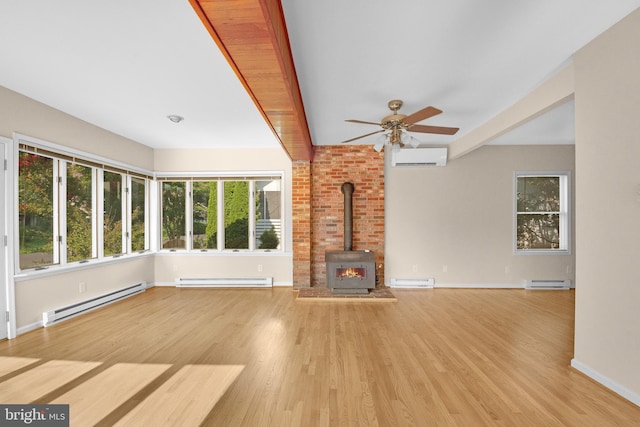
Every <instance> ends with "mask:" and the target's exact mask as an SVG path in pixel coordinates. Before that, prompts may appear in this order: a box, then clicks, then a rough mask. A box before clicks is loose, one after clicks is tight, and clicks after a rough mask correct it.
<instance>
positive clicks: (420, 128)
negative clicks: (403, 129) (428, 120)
mask: <svg viewBox="0 0 640 427" xmlns="http://www.w3.org/2000/svg"><path fill="white" fill-rule="evenodd" d="M407 130H408V131H409V132H422V133H436V134H438V135H455V134H456V132H458V130H460V128H450V127H446V126H426V125H412V126H409V127H408V128H407Z"/></svg>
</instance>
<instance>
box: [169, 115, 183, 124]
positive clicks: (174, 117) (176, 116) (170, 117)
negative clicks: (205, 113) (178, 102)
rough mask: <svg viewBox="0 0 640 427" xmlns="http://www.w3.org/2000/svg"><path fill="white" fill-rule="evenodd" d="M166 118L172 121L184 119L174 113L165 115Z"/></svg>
mask: <svg viewBox="0 0 640 427" xmlns="http://www.w3.org/2000/svg"><path fill="white" fill-rule="evenodd" d="M167 119H169V120H171V121H172V122H173V123H180V122H181V121H183V120H184V117H182V116H178V115H176V114H170V115H168V116H167Z"/></svg>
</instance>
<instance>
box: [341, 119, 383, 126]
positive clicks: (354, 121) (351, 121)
mask: <svg viewBox="0 0 640 427" xmlns="http://www.w3.org/2000/svg"><path fill="white" fill-rule="evenodd" d="M345 122H349V123H362V124H364V125H378V126H380V123H374V122H365V121H364V120H345Z"/></svg>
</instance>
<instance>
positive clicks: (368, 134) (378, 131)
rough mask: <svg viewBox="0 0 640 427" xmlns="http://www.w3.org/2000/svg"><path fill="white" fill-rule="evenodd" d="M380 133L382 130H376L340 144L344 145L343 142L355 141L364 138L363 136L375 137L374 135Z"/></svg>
mask: <svg viewBox="0 0 640 427" xmlns="http://www.w3.org/2000/svg"><path fill="white" fill-rule="evenodd" d="M376 124H377V123H376ZM381 132H384V129H380V130H377V131H375V132H371V133H367V134H365V135H360V136H356V137H355V138H351V139H347V140H346V141H342V142H343V143H345V142H351V141H355V140H356V139H360V138H364V137H365V136H370V135H375V134H376V133H381Z"/></svg>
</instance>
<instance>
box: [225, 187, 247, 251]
mask: <svg viewBox="0 0 640 427" xmlns="http://www.w3.org/2000/svg"><path fill="white" fill-rule="evenodd" d="M224 247H225V249H249V182H248V181H225V183H224Z"/></svg>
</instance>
